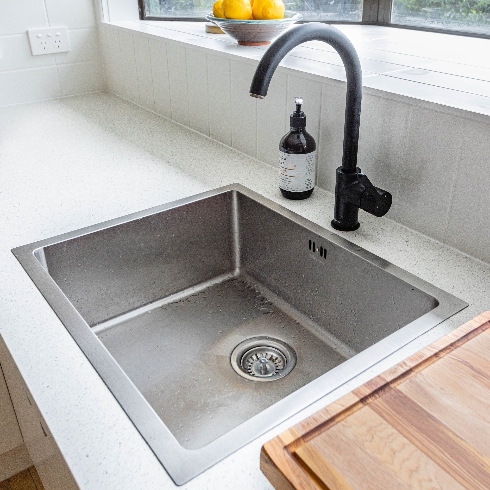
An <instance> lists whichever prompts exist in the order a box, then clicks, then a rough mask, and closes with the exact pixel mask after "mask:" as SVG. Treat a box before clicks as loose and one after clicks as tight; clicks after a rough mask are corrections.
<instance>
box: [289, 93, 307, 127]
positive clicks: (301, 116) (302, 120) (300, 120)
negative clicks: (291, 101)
mask: <svg viewBox="0 0 490 490" xmlns="http://www.w3.org/2000/svg"><path fill="white" fill-rule="evenodd" d="M295 102H296V110H295V111H294V112H293V113H292V114H291V115H290V116H289V125H290V126H291V129H292V128H294V129H300V128H305V127H306V115H305V113H304V112H303V111H302V110H301V106H302V105H303V99H301V98H299V97H296V98H295Z"/></svg>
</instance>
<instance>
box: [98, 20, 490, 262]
mask: <svg viewBox="0 0 490 490" xmlns="http://www.w3.org/2000/svg"><path fill="white" fill-rule="evenodd" d="M170 35H171V33H170V34H169V37H170ZM101 42H102V43H103V50H104V52H105V57H106V59H107V67H108V70H107V79H108V89H109V91H110V92H113V93H115V94H117V95H120V96H122V97H124V98H126V99H128V100H130V101H132V102H134V103H136V104H139V105H141V106H143V107H145V108H147V109H150V110H152V111H155V112H157V113H158V114H161V115H162V116H165V117H168V118H171V119H173V120H174V121H176V122H178V123H180V124H183V125H185V126H188V127H190V128H192V129H194V130H196V131H198V132H200V133H202V134H204V135H206V136H210V137H211V138H213V139H215V140H218V141H220V142H222V143H224V144H226V145H228V146H231V147H233V148H235V149H237V150H239V151H241V152H243V153H246V154H247V155H250V156H251V157H254V158H257V159H258V160H260V161H263V162H265V163H267V164H270V165H274V166H275V165H277V148H278V143H279V139H280V137H281V136H282V135H283V134H284V133H285V132H286V131H287V129H288V128H287V123H288V114H289V113H290V112H291V111H292V108H293V97H294V96H295V95H298V94H300V95H301V96H302V97H303V98H304V101H305V103H304V110H305V113H306V115H307V129H308V131H309V132H310V133H311V134H312V135H313V136H314V138H315V139H316V141H317V145H318V149H319V156H318V161H319V169H318V172H319V185H320V186H321V187H323V188H325V189H327V190H329V191H333V190H334V185H335V182H334V179H335V169H336V168H337V167H338V166H339V165H340V164H341V158H342V141H343V120H344V109H345V84H344V82H342V81H337V80H331V79H327V78H322V77H320V76H315V75H311V74H308V73H302V72H300V71H298V70H294V69H293V68H290V67H289V66H288V67H279V68H278V70H276V73H275V74H274V77H273V79H272V82H271V86H270V89H269V93H268V95H267V97H266V98H265V99H263V100H257V99H253V98H251V97H249V95H248V92H249V87H250V82H251V80H252V76H253V73H254V71H255V67H256V66H257V61H256V60H254V59H247V58H240V57H238V56H236V55H230V54H228V53H226V52H219V51H217V50H216V51H212V50H210V49H207V48H202V47H200V46H196V45H190V44H186V43H185V42H179V41H177V40H173V39H163V38H158V37H155V36H148V35H146V34H144V33H136V32H131V31H130V30H128V29H124V28H118V27H114V26H109V25H104V26H103V28H102V32H101ZM135 52H137V53H138V55H137V56H136V57H135V56H134V53H135ZM484 120H485V118H474V117H472V115H471V114H470V113H467V112H465V111H456V110H454V109H450V110H446V109H445V108H444V107H443V106H440V105H438V104H431V103H427V102H423V103H421V102H420V101H418V100H416V99H411V98H408V97H402V96H391V95H389V94H386V93H384V92H381V91H379V90H374V89H369V88H368V89H365V90H364V95H363V103H362V117H361V136H360V142H359V166H360V167H361V168H362V170H363V171H365V172H366V173H367V174H368V175H369V177H370V179H371V180H372V181H373V182H374V183H375V185H377V186H378V187H382V188H384V189H386V190H389V191H390V192H391V193H392V194H393V207H392V209H391V210H390V212H389V214H388V217H389V218H391V219H393V220H395V221H397V222H399V223H401V224H403V225H406V226H408V227H410V228H412V229H414V230H417V231H420V232H421V233H423V234H425V235H428V236H430V237H432V238H434V239H436V240H439V241H441V242H443V243H446V244H449V245H452V246H454V247H456V248H458V249H460V250H462V251H463V252H466V253H469V254H471V255H473V256H474V257H477V258H479V259H481V260H484V261H486V262H490V212H489V210H490V192H488V187H489V186H490V178H489V174H490V173H489V171H488V170H489V168H490V122H489V123H485V122H484ZM360 233H369V230H363V229H361V230H360Z"/></svg>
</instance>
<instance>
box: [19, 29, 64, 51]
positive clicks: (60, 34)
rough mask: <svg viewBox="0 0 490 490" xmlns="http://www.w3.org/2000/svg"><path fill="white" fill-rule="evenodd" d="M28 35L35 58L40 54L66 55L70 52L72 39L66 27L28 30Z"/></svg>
mask: <svg viewBox="0 0 490 490" xmlns="http://www.w3.org/2000/svg"><path fill="white" fill-rule="evenodd" d="M27 35H28V36H29V42H30V43H31V51H32V54H33V55H34V56H37V55H40V54H53V53H66V52H67V51H70V39H69V38H68V29H67V28H66V27H48V28H46V29H28V30H27Z"/></svg>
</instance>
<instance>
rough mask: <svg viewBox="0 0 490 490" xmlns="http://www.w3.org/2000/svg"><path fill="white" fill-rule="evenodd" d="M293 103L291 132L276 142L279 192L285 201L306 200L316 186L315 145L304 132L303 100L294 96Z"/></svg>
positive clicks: (290, 119)
mask: <svg viewBox="0 0 490 490" xmlns="http://www.w3.org/2000/svg"><path fill="white" fill-rule="evenodd" d="M295 103H296V110H295V111H294V112H293V113H292V114H291V116H290V118H289V121H290V126H291V130H290V131H289V133H287V134H286V135H284V136H283V137H282V139H281V141H280V143H279V189H280V190H281V193H282V195H283V196H284V197H286V198H287V199H306V198H307V197H310V196H311V194H312V192H313V188H314V187H315V183H316V143H315V140H314V139H313V136H311V134H309V133H307V132H306V130H305V127H306V116H305V113H304V112H303V111H302V110H301V106H302V105H303V99H302V98H301V97H296V98H295Z"/></svg>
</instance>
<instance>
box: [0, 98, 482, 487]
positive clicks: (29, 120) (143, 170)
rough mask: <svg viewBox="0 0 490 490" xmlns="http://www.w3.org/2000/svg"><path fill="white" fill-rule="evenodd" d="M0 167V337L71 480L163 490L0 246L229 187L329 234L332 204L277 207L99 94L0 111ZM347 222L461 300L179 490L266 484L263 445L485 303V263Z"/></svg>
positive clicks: (390, 225) (254, 184)
mask: <svg viewBox="0 0 490 490" xmlns="http://www.w3.org/2000/svg"><path fill="white" fill-rule="evenodd" d="M271 144H274V145H275V144H276V142H271ZM0 161H1V167H0V172H1V177H2V178H1V182H2V186H1V188H0V199H1V210H2V212H1V215H0V230H1V234H0V244H1V246H0V274H1V276H0V277H1V278H2V280H1V281H0V288H1V293H0V298H1V307H0V333H1V335H2V336H3V338H4V340H5V342H6V344H7V346H8V347H9V349H10V351H11V353H12V355H13V357H14V359H15V361H16V363H17V365H18V367H19V369H20V370H21V372H22V374H23V376H24V379H25V380H26V383H27V385H28V387H29V389H30V391H31V393H32V395H33V397H34V399H35V400H36V402H37V404H38V406H39V408H40V410H41V412H42V414H43V416H44V418H45V420H46V423H47V424H48V426H49V428H50V430H51V432H52V434H53V436H54V437H55V439H56V441H57V443H58V446H59V447H60V449H61V451H62V452H63V454H64V456H65V459H66V461H67V463H68V465H69V466H70V468H71V470H72V472H73V475H74V477H75V479H76V480H77V482H78V484H79V485H80V487H81V488H83V489H94V490H100V489H110V488H117V489H126V488H127V489H132V490H133V489H135V488H144V489H153V488H159V489H162V488H174V485H173V483H172V481H171V479H170V478H169V477H168V475H167V473H166V472H165V470H164V469H163V467H162V466H161V465H160V463H159V462H158V461H157V459H156V458H155V456H154V455H153V453H152V451H151V450H150V449H149V447H148V446H147V445H146V443H145V442H144V440H143V439H142V438H141V436H140V435H139V433H138V432H137V430H136V429H135V428H134V426H133V425H132V423H131V422H130V420H129V419H128V418H127V416H126V415H125V413H124V412H123V410H122V409H121V408H120V406H119V405H118V403H117V402H116V400H115V399H114V398H113V396H112V395H111V393H110V392H109V390H108V389H107V388H106V386H105V384H104V383H103V382H102V380H101V379H100V378H99V376H98V375H97V373H96V372H95V371H94V369H93V368H92V367H91V365H90V363H89V362H88V361H87V359H86V358H85V356H84V355H83V353H82V352H81V350H80V349H79V348H78V346H77V345H76V344H75V342H74V340H73V339H72V338H71V336H70V335H69V334H68V332H67V331H66V330H65V328H64V327H63V325H62V324H61V323H60V321H59V320H58V319H57V317H56V315H55V314H54V313H53V311H52V310H51V308H50V307H49V306H48V304H47V303H46V302H45V301H44V299H43V298H42V296H41V294H40V293H39V292H38V290H37V289H36V287H35V286H34V284H33V283H32V282H31V280H30V279H29V278H28V276H27V274H25V273H24V271H23V269H22V267H21V266H20V264H19V263H18V262H17V261H16V259H15V258H14V256H13V255H12V254H11V252H10V249H11V248H13V247H16V246H19V245H24V244H26V243H29V242H33V241H37V240H40V239H43V238H47V237H50V236H54V235H58V234H60V233H64V232H68V231H72V230H76V229H78V228H81V227H84V226H88V225H91V224H95V223H98V222H101V221H105V220H109V219H112V218H116V217H119V216H124V215H126V214H129V213H132V212H135V211H139V210H142V209H145V208H149V207H152V206H156V205H159V204H163V203H166V202H169V201H173V200H175V199H178V198H182V197H186V196H190V195H192V194H196V193H199V192H202V191H206V190H209V189H213V188H216V187H219V186H222V185H226V184H230V183H234V182H238V183H241V184H243V185H245V186H247V187H249V188H251V189H253V190H255V191H256V192H259V193H261V194H263V195H265V196H266V197H268V198H270V199H272V200H274V201H277V202H280V203H281V204H282V205H284V206H286V207H288V208H290V209H292V210H294V211H296V212H298V213H299V214H302V215H303V216H305V217H307V218H308V219H310V220H312V221H314V222H316V223H318V224H320V225H321V226H324V227H326V228H329V229H330V225H329V223H330V220H331V217H332V213H333V196H332V195H331V194H329V193H327V192H324V191H322V190H320V189H317V190H316V191H315V192H314V194H313V196H312V197H311V198H310V199H308V200H307V201H303V202H294V201H287V200H285V199H283V198H282V197H281V196H280V193H279V190H278V188H277V185H276V171H275V169H273V168H271V167H268V166H266V165H264V164H261V163H259V162H257V161H255V160H253V159H251V158H249V157H246V156H244V155H242V154H239V153H237V152H235V151H233V150H230V149H229V148H226V147H224V146H222V145H220V144H218V143H215V142H213V141H211V140H210V139H207V138H205V137H203V136H200V135H198V134H196V133H194V132H192V131H189V130H187V129H185V128H183V127H180V126H178V125H176V124H174V123H172V122H170V121H168V120H166V119H163V118H161V117H159V116H156V115H155V114H152V113H150V112H148V111H146V110H144V109H141V108H139V107H137V106H134V105H132V104H130V103H127V102H125V101H123V100H121V99H118V98H117V97H114V96H111V95H108V94H94V95H87V96H81V97H72V98H65V99H58V100H53V101H47V102H41V103H36V104H29V105H22V106H13V107H8V108H4V109H0ZM320 164H321V162H320ZM332 178H333V176H332ZM388 216H389V215H388ZM360 219H361V228H360V230H358V231H357V232H355V233H350V234H345V233H344V234H343V235H345V236H347V238H348V239H349V240H351V241H353V242H355V243H357V244H359V245H361V246H362V247H364V248H366V249H367V250H369V251H370V252H373V253H375V254H377V255H379V256H381V257H383V258H385V259H387V260H389V261H391V262H393V263H394V264H396V265H397V266H399V267H402V268H404V269H406V270H408V271H409V272H411V273H413V274H415V275H417V276H419V277H421V278H423V279H425V280H427V281H429V282H431V283H433V284H435V285H436V286H438V287H440V288H442V289H445V290H446V291H448V292H451V293H453V294H454V295H456V296H459V297H460V298H462V299H464V300H465V301H467V302H469V303H470V306H469V307H468V308H466V309H465V310H463V311H462V312H460V313H459V314H457V315H455V316H454V317H452V318H451V319H449V320H448V321H446V322H444V323H443V324H442V325H440V326H439V327H436V328H434V329H433V330H431V331H430V332H428V333H427V334H425V335H424V336H423V337H420V338H419V339H417V340H416V341H414V342H412V343H411V344H410V345H408V346H406V347H405V348H404V349H402V350H401V351H398V352H397V353H395V354H394V355H392V356H390V358H388V359H385V360H384V361H383V362H382V363H380V364H378V365H377V366H375V367H373V368H371V369H370V370H368V371H367V372H365V373H363V374H362V375H360V376H358V377H357V378H355V379H354V380H352V381H351V382H349V383H347V384H346V385H344V386H342V387H340V388H339V389H337V390H336V391H335V392H332V393H330V394H329V395H327V396H325V397H324V398H322V399H321V400H319V401H318V402H316V403H315V404H314V405H312V406H310V407H309V408H308V409H305V410H303V411H302V412H300V413H299V414H297V415H296V416H295V417H293V418H291V419H290V420H288V421H286V422H285V423H283V424H282V425H280V426H278V427H276V428H275V429H274V430H271V431H270V432H268V433H267V434H264V435H263V436H262V437H260V438H259V439H257V440H256V441H254V442H253V443H251V444H249V445H248V446H246V447H244V448H242V449H241V450H239V451H237V452H236V453H234V454H233V455H231V456H230V457H228V458H227V459H225V460H224V461H222V462H220V463H218V464H217V465H215V466H214V467H213V468H211V469H209V470H208V471H206V472H205V473H203V474H201V475H200V476H198V477H197V478H195V479H194V480H192V481H191V482H189V483H188V484H187V485H185V486H184V487H182V488H185V489H196V490H197V489H199V490H202V489H205V488H209V489H216V488H219V487H224V488H234V489H242V488H243V489H250V488H255V489H257V490H265V489H269V488H271V486H270V484H269V483H268V481H267V480H266V479H265V477H264V476H263V475H262V474H261V472H260V470H259V453H260V447H261V445H262V444H263V443H264V442H265V441H266V440H268V439H270V438H272V437H273V436H275V435H276V434H278V433H279V432H281V431H283V430H285V429H286V428H288V427H290V426H291V425H293V424H294V423H297V422H298V421H300V420H302V419H303V418H305V417H306V416H308V415H310V414H311V413H313V412H314V411H316V410H318V409H319V408H321V407H323V406H325V405H326V404H327V403H330V402H331V401H333V400H335V399H337V398H339V397H340V396H342V395H343V394H345V393H346V392H348V391H350V390H351V389H352V388H354V387H355V386H358V385H360V384H361V383H363V382H365V381H367V380H368V379H370V378H372V377H373V376H375V375H376V374H379V373H380V372H382V371H383V370H384V369H386V368H387V367H388V366H390V365H393V364H395V363H396V362H398V361H399V360H401V359H402V358H404V357H406V356H408V355H410V354H411V353H413V352H415V351H417V350H419V349H420V348H421V347H423V346H424V345H426V344H428V343H430V342H431V341H432V340H434V339H436V338H438V337H440V336H441V335H442V334H444V333H446V332H448V331H450V330H452V329H453V328H455V327H457V326H459V325H461V324H462V323H464V322H465V321H467V320H469V319H471V318H473V317H475V316H476V315H477V314H479V313H481V312H482V311H484V310H487V309H490V265H488V264H484V263H482V262H479V261H477V260H474V259H472V258H470V257H468V256H465V255H463V254H461V253H459V252H458V251H456V250H454V249H452V248H450V247H447V246H444V245H442V244H440V243H438V242H435V241H433V240H430V239H427V238H425V237H424V236H422V235H419V234H417V233H414V232H412V231H410V230H408V229H407V228H405V227H403V226H400V225H398V224H396V223H394V222H392V221H391V220H389V219H386V218H374V217H372V216H370V215H367V214H365V213H363V212H361V215H360ZM477 239H478V237H475V240H477Z"/></svg>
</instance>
